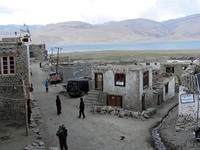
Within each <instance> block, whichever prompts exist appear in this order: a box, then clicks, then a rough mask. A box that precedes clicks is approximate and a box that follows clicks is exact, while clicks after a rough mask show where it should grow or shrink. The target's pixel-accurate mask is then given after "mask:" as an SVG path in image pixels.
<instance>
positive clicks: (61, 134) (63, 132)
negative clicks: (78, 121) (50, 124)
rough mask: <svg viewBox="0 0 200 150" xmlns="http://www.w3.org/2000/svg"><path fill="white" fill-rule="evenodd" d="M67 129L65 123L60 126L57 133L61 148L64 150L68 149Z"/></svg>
mask: <svg viewBox="0 0 200 150" xmlns="http://www.w3.org/2000/svg"><path fill="white" fill-rule="evenodd" d="M67 131H68V130H67V129H66V128H65V125H62V126H59V127H58V130H57V132H56V135H57V136H58V139H59V144H60V149H61V150H63V148H64V149H65V150H68V146H67Z"/></svg>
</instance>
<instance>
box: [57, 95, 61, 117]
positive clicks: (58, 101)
mask: <svg viewBox="0 0 200 150" xmlns="http://www.w3.org/2000/svg"><path fill="white" fill-rule="evenodd" d="M56 106H57V115H60V114H61V101H60V97H59V95H57V96H56Z"/></svg>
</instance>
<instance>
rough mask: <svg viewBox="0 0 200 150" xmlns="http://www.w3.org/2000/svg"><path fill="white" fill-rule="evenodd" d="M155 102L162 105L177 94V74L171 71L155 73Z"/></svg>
mask: <svg viewBox="0 0 200 150" xmlns="http://www.w3.org/2000/svg"><path fill="white" fill-rule="evenodd" d="M153 89H154V98H153V99H154V100H155V104H157V105H160V104H161V103H162V102H163V101H166V100H168V99H170V98H172V97H174V96H175V76H174V75H173V74H170V73H165V74H158V75H153Z"/></svg>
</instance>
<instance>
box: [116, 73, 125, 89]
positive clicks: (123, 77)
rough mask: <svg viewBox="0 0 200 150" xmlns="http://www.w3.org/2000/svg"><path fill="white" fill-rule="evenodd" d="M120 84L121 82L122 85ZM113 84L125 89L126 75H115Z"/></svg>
mask: <svg viewBox="0 0 200 150" xmlns="http://www.w3.org/2000/svg"><path fill="white" fill-rule="evenodd" d="M122 80H123V81H122ZM117 82H118V83H117ZM122 82H123V84H122ZM114 83H115V86H122V87H125V86H126V74H124V73H115V81H114Z"/></svg>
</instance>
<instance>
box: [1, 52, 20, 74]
mask: <svg viewBox="0 0 200 150" xmlns="http://www.w3.org/2000/svg"><path fill="white" fill-rule="evenodd" d="M15 74H16V61H15V56H12V55H11V56H0V76H4V75H15Z"/></svg>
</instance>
